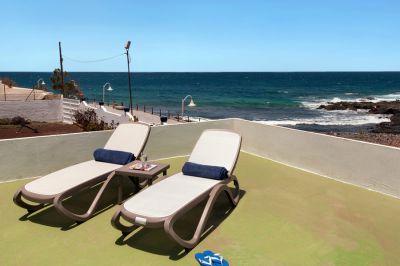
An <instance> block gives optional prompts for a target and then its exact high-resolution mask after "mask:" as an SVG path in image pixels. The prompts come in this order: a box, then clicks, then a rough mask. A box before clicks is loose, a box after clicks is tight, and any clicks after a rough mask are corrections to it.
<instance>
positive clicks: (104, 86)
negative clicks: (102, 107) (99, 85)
mask: <svg viewBox="0 0 400 266" xmlns="http://www.w3.org/2000/svg"><path fill="white" fill-rule="evenodd" d="M107 86H108V88H107V91H112V90H113V89H112V88H111V84H110V82H107V83H105V84H104V85H103V104H104V92H105V90H106V87H107Z"/></svg>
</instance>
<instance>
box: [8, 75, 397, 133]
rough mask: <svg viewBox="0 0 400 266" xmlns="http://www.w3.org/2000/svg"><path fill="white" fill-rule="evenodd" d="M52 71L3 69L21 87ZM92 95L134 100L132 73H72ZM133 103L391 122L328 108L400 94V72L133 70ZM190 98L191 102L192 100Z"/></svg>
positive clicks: (274, 119) (197, 113)
mask: <svg viewBox="0 0 400 266" xmlns="http://www.w3.org/2000/svg"><path fill="white" fill-rule="evenodd" d="M50 75H51V73H44V72H0V77H2V76H7V77H10V78H11V79H13V80H15V81H16V82H17V84H18V85H19V86H21V87H32V86H33V85H34V84H35V82H36V81H37V80H38V79H39V78H43V79H44V80H45V82H46V84H47V85H48V87H49V88H51V84H50V80H49V78H50ZM68 79H73V80H75V81H76V82H77V83H78V84H79V85H80V86H81V88H82V90H83V91H84V93H85V97H86V98H88V99H89V100H93V99H96V100H97V101H99V100H101V97H102V86H103V84H104V83H106V82H110V83H111V85H112V88H113V91H112V92H107V91H106V102H113V101H115V102H117V103H121V102H123V103H124V104H125V105H128V104H129V98H128V95H129V94H128V79H127V73H115V72H109V73H98V72H88V73H85V72H72V73H69V76H68ZM132 80H133V83H132V84H133V104H134V106H136V104H138V105H139V108H140V109H143V106H144V105H145V106H146V109H147V111H149V110H151V108H153V109H154V111H157V112H159V110H160V109H161V110H162V112H163V113H164V112H167V111H168V112H170V113H171V114H177V113H179V112H180V109H181V100H182V98H183V97H185V96H186V95H188V94H190V95H192V96H193V99H194V102H195V103H196V105H197V106H196V107H194V108H189V107H187V108H186V110H185V114H186V115H190V116H192V117H203V118H209V119H217V118H228V117H240V118H244V119H248V120H255V121H259V122H260V123H267V124H277V125H287V126H296V125H297V126H302V125H303V126H304V125H313V126H314V125H321V126H354V125H370V124H374V123H379V122H382V121H387V120H388V118H387V117H384V116H379V115H369V114H367V113H365V112H354V111H333V112H332V111H331V112H328V111H325V110H319V109H317V107H318V106H319V105H320V104H324V103H326V102H330V101H341V100H345V101H362V100H366V99H367V98H369V99H372V100H375V101H378V100H396V99H400V72H288V73H282V72H250V73H245V72H233V73H229V72H222V73H158V72H156V73H133V74H132ZM187 103H188V102H187Z"/></svg>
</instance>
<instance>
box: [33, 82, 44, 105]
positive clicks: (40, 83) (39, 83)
mask: <svg viewBox="0 0 400 266" xmlns="http://www.w3.org/2000/svg"><path fill="white" fill-rule="evenodd" d="M36 84H37V86H36V87H37V88H38V89H39V88H40V89H41V88H42V86H44V85H46V83H44V80H43V79H42V78H40V79H38V81H37V82H36ZM35 98H36V95H35V88H34V89H33V100H35Z"/></svg>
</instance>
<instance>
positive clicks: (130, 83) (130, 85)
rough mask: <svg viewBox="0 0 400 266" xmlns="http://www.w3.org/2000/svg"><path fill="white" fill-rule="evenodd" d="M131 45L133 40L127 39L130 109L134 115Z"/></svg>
mask: <svg viewBox="0 0 400 266" xmlns="http://www.w3.org/2000/svg"><path fill="white" fill-rule="evenodd" d="M130 47H131V41H127V42H126V44H125V50H126V52H125V54H126V62H127V63H128V88H129V109H130V110H131V115H133V109H132V82H131V66H130V64H131V57H130V56H129V48H130Z"/></svg>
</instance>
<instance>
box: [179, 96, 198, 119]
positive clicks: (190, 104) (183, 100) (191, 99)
mask: <svg viewBox="0 0 400 266" xmlns="http://www.w3.org/2000/svg"><path fill="white" fill-rule="evenodd" d="M189 97H190V103H189V104H188V105H187V106H188V107H195V106H196V104H195V103H194V101H193V98H192V95H186V97H185V98H183V99H182V113H181V115H182V119H183V112H184V111H185V101H186V99H187V98H189Z"/></svg>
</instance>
